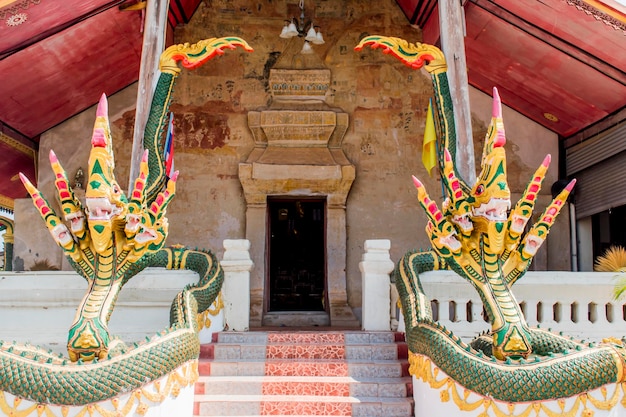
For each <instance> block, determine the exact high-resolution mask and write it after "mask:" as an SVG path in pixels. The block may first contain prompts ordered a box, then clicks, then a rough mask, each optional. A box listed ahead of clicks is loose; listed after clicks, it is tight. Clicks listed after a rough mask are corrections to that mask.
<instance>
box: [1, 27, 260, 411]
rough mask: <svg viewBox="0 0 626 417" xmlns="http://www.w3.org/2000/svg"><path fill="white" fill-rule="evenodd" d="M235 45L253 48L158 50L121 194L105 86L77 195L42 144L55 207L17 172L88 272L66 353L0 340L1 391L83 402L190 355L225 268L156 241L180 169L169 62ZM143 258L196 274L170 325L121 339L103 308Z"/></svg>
mask: <svg viewBox="0 0 626 417" xmlns="http://www.w3.org/2000/svg"><path fill="white" fill-rule="evenodd" d="M238 46H239V47H242V48H243V49H245V50H246V51H251V50H252V48H250V46H249V45H248V44H247V43H246V42H245V41H244V40H242V39H240V38H236V37H225V38H213V39H206V40H202V41H200V42H198V43H196V44H193V45H189V44H184V45H174V46H171V47H169V48H167V49H166V50H165V52H164V53H163V54H162V55H161V58H160V63H159V64H160V70H161V74H160V76H159V79H158V83H157V85H156V87H155V92H154V97H153V100H152V105H151V108H150V113H149V117H148V120H147V123H146V128H145V132H144V137H143V147H144V149H145V152H144V154H143V157H142V159H141V163H140V169H139V175H138V178H137V179H136V180H135V182H134V187H133V189H132V190H131V191H130V194H129V195H128V196H126V195H125V194H124V193H123V192H122V190H121V187H120V186H119V184H118V183H117V181H116V180H115V176H114V168H115V161H114V155H113V146H112V138H111V131H110V129H109V121H108V114H107V113H108V111H107V101H106V97H105V96H104V95H103V96H102V98H101V99H100V102H99V104H98V107H97V111H96V121H95V125H94V129H93V134H92V138H91V152H90V156H89V168H88V172H87V173H86V186H85V187H84V188H85V201H84V204H83V202H81V201H80V200H79V199H78V198H77V197H76V195H75V193H74V192H73V190H72V187H71V185H70V180H69V179H68V177H67V174H66V172H65V170H64V169H63V167H62V166H61V164H60V162H59V160H58V158H57V157H56V155H55V154H54V152H50V163H51V165H52V169H53V172H54V175H55V185H56V189H57V191H58V193H57V194H58V199H59V203H60V208H61V212H62V213H61V215H57V214H56V213H55V211H54V209H53V208H52V206H51V205H50V204H49V203H48V202H47V201H46V199H45V198H44V196H43V195H42V194H41V193H40V192H39V190H37V188H35V187H34V186H33V184H32V183H31V182H30V181H29V180H28V179H27V178H26V177H25V176H24V175H21V174H20V178H21V180H22V182H23V183H24V185H25V187H26V189H27V190H28V192H29V194H30V196H31V197H32V200H33V203H34V205H35V207H36V208H37V210H38V212H39V214H40V215H41V217H42V218H43V220H44V221H45V223H46V225H47V227H48V229H49V231H50V233H51V235H52V237H53V238H54V240H55V242H56V243H57V244H58V245H59V246H60V247H61V248H62V249H63V251H64V253H65V255H66V257H67V259H68V261H69V263H70V264H71V266H72V267H73V268H74V270H76V271H77V272H78V273H79V274H80V275H81V276H82V277H83V278H84V279H85V280H86V281H87V285H88V288H87V292H86V294H85V296H84V297H83V299H82V301H81V302H80V305H79V306H78V309H77V311H76V315H75V318H74V322H73V324H72V325H71V328H70V330H69V335H68V341H67V350H68V354H69V360H68V359H67V358H64V357H63V356H62V355H56V354H52V353H51V352H48V351H45V350H42V349H40V348H36V347H33V346H30V345H28V344H18V343H15V342H13V343H8V342H0V391H4V392H8V393H10V394H12V395H14V396H15V397H16V398H20V399H27V400H29V401H32V402H34V403H37V404H54V405H59V406H75V405H84V404H91V403H95V402H98V401H102V400H105V399H111V398H113V397H115V396H119V395H122V394H126V393H132V392H134V391H135V390H138V389H140V388H141V387H142V386H144V385H145V384H147V383H149V382H152V381H155V380H157V379H158V378H161V377H163V376H165V375H168V374H169V373H170V372H173V371H174V370H176V369H177V368H179V367H181V366H182V365H184V364H186V363H190V362H192V363H193V362H194V361H197V358H198V355H199V351H200V342H199V338H198V331H199V328H198V321H197V317H198V314H199V313H202V312H203V311H205V310H207V309H208V308H209V307H210V306H211V304H212V303H213V301H214V300H215V298H216V297H217V295H218V293H219V291H220V289H221V285H222V281H223V278H224V275H223V271H222V269H221V266H220V264H219V262H218V261H217V259H216V258H215V256H214V255H213V254H212V253H211V252H209V251H206V250H200V249H187V248H185V247H182V246H173V247H164V243H165V239H166V237H167V234H168V221H167V218H166V217H165V215H166V209H167V206H168V204H169V202H170V201H171V200H172V198H173V197H174V194H175V190H176V181H177V178H178V172H176V173H174V174H173V175H172V176H171V178H168V176H167V174H168V173H167V172H166V170H165V160H164V156H163V154H164V152H163V150H164V143H163V142H164V141H163V140H162V133H163V131H164V127H165V125H166V124H167V120H168V117H167V116H168V112H169V105H170V101H171V95H172V90H173V87H174V83H175V81H176V78H177V76H178V75H179V73H180V71H181V69H180V68H179V67H178V65H177V63H178V62H180V63H182V65H183V66H184V67H185V68H190V69H193V68H196V67H198V66H200V65H202V64H203V63H204V62H206V61H208V60H209V59H211V58H213V57H214V56H217V55H221V54H223V53H224V50H225V49H226V48H229V49H235V48H236V47H238ZM147 267H164V268H168V269H187V270H191V271H195V272H196V273H198V275H199V280H198V282H197V283H196V284H193V285H188V286H187V287H185V288H184V289H182V291H181V292H180V293H178V294H177V296H176V297H175V298H174V300H173V301H172V305H171V308H170V325H169V327H167V328H165V329H164V330H163V331H161V332H159V333H157V334H155V335H154V336H152V337H150V338H147V339H146V340H145V341H143V342H140V343H137V344H135V346H134V347H127V346H125V345H124V344H123V343H122V342H121V341H120V340H119V339H115V338H112V337H111V335H110V334H109V330H108V322H109V317H110V316H111V313H112V311H113V309H114V307H115V303H116V300H117V297H118V295H119V293H120V291H121V290H122V287H123V286H124V284H126V283H127V282H128V280H130V279H131V278H133V277H134V276H135V275H136V274H137V273H139V272H140V271H142V270H143V269H145V268H147ZM195 363H196V366H197V362H195ZM194 369H195V372H192V373H195V375H196V377H197V368H194ZM194 380H195V379H194ZM3 401H4V400H3ZM90 410H91V409H90ZM2 411H6V410H2ZM15 412H17V411H15ZM143 412H145V410H144V411H143ZM64 413H65V414H63V415H66V414H67V411H64ZM91 414H92V411H89V415H91ZM7 415H26V414H19V413H18V414H13V413H11V414H7ZM38 415H41V413H39V414H38ZM46 415H49V414H46ZM81 415H83V414H81ZM111 415H113V414H111ZM115 415H118V414H115ZM120 415H121V414H120Z"/></svg>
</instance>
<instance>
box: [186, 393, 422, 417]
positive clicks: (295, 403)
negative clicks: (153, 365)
mask: <svg viewBox="0 0 626 417" xmlns="http://www.w3.org/2000/svg"><path fill="white" fill-rule="evenodd" d="M196 404H197V411H196V412H197V413H198V414H197V415H200V416H242V415H251V416H252V415H254V416H263V415H276V414H282V415H315V416H319V415H333V416H353V417H383V416H384V417H406V416H410V415H412V407H413V404H412V401H410V400H409V399H408V398H379V397H362V398H356V397H346V396H312V395H307V396H297V395H274V396H271V397H268V396H265V395H232V394H231V395H198V396H196Z"/></svg>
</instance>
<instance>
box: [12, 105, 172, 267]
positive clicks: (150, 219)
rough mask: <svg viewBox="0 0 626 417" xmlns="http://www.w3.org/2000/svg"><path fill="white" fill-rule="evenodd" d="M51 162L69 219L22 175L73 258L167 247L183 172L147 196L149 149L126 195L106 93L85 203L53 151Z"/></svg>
mask: <svg viewBox="0 0 626 417" xmlns="http://www.w3.org/2000/svg"><path fill="white" fill-rule="evenodd" d="M50 163H51V165H52V169H53V171H54V173H55V177H56V180H55V185H56V188H57V191H58V198H59V201H60V203H61V209H62V212H63V218H61V217H58V216H57V215H56V213H55V212H54V210H53V209H52V208H51V207H50V205H49V204H48V202H47V201H46V200H45V199H44V197H43V195H42V194H41V193H40V192H39V190H37V189H36V188H35V187H34V186H33V185H32V183H31V182H30V181H29V180H28V178H26V177H25V176H24V175H20V178H21V179H22V182H23V183H24V186H25V187H26V189H27V190H28V191H29V193H30V195H31V197H32V199H33V203H34V204H35V207H37V208H38V209H39V213H40V215H41V216H42V218H43V219H44V221H46V224H47V226H48V229H49V231H50V233H51V234H52V237H53V238H54V240H55V242H57V244H58V245H59V246H61V247H62V248H63V249H64V250H65V252H66V254H67V255H68V256H69V257H70V259H71V260H72V261H74V262H79V263H80V262H81V261H87V262H88V263H91V262H92V261H91V259H92V258H93V256H92V255H93V254H99V255H109V254H110V251H112V250H115V251H116V252H117V253H118V254H119V253H120V252H121V251H125V252H128V253H127V254H126V255H127V256H129V257H130V259H132V260H137V259H139V258H140V257H142V256H143V255H146V254H148V253H151V252H155V251H157V250H159V249H160V248H161V247H162V246H163V244H164V242H165V238H166V236H167V232H168V223H167V219H166V218H165V213H166V208H167V205H168V203H169V202H170V201H171V199H172V198H173V197H174V192H175V187H176V180H177V178H178V172H176V173H175V174H174V175H173V176H172V178H170V179H169V181H168V183H167V186H166V188H165V190H163V191H162V192H160V193H159V194H158V195H157V196H156V198H155V200H154V201H146V195H145V192H144V191H145V189H146V180H147V178H148V151H147V150H146V152H145V153H144V155H143V158H142V160H141V163H140V168H139V176H138V178H137V179H136V181H135V184H134V188H133V190H132V192H131V194H130V196H129V197H126V195H125V194H124V193H123V192H122V189H121V187H120V186H119V184H118V182H117V181H116V179H115V174H114V169H115V159H114V155H113V145H112V140H111V131H110V128H109V119H108V105H107V100H106V96H105V95H104V94H103V95H102V97H101V98H100V101H99V103H98V107H97V110H96V121H95V124H94V128H93V134H92V138H91V152H90V154H89V169H88V176H87V186H86V189H85V204H84V206H83V203H82V202H81V201H79V199H78V198H77V197H76V196H75V195H74V192H73V190H72V188H71V187H70V185H69V181H68V177H67V175H66V173H65V170H64V169H63V167H62V166H61V164H60V163H59V160H58V159H57V157H56V155H55V154H54V152H52V151H51V152H50ZM66 223H67V224H69V228H68V227H67V225H66ZM83 272H84V271H83Z"/></svg>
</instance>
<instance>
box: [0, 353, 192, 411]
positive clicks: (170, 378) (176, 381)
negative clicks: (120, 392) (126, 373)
mask: <svg viewBox="0 0 626 417" xmlns="http://www.w3.org/2000/svg"><path fill="white" fill-rule="evenodd" d="M198 377H199V375H198V361H197V360H192V361H189V362H187V363H184V364H183V365H181V366H179V367H178V368H177V369H175V370H174V371H172V372H171V373H170V374H168V375H166V376H164V377H163V378H161V379H159V380H156V381H154V382H153V383H152V388H139V389H137V390H135V391H134V392H132V393H130V395H129V396H128V398H127V400H126V402H125V403H124V404H120V401H119V398H118V397H115V398H111V399H110V400H106V401H100V402H97V403H92V404H86V405H83V406H54V405H50V404H34V403H31V404H30V405H28V406H26V407H24V406H23V405H22V403H23V402H24V401H25V400H22V399H20V398H17V397H16V398H14V400H13V404H9V401H7V398H6V396H5V393H4V392H0V412H2V413H4V414H3V415H6V416H30V415H31V413H32V415H35V414H36V415H38V416H42V415H45V416H46V417H67V416H68V415H69V412H70V409H75V410H78V411H75V413H73V414H72V415H73V416H75V417H87V416H93V415H94V414H95V413H96V412H97V413H99V415H100V416H102V417H126V416H130V415H133V416H134V415H136V414H138V415H140V416H143V415H145V414H146V413H147V412H148V410H150V409H151V408H153V407H156V406H159V405H160V404H161V403H162V402H163V401H165V400H166V399H167V398H168V397H169V396H172V397H174V398H176V397H178V395H179V394H180V391H181V390H182V389H183V388H186V387H188V386H190V385H193V384H195V383H196V381H197V380H198ZM20 405H22V406H21V407H20ZM135 405H136V407H135ZM133 409H134V412H132V411H133ZM58 411H60V413H59V412H58ZM131 412H132V413H131Z"/></svg>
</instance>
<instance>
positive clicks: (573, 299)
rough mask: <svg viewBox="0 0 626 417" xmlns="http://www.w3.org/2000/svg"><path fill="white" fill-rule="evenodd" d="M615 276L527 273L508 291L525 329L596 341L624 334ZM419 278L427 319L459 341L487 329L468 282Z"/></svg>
mask: <svg viewBox="0 0 626 417" xmlns="http://www.w3.org/2000/svg"><path fill="white" fill-rule="evenodd" d="M615 276H616V274H614V273H605V272H564V271H542V272H538V271H529V272H527V273H526V275H524V276H523V277H522V278H521V279H520V280H519V281H518V282H517V283H516V284H515V285H513V288H512V290H513V294H514V295H515V298H516V299H517V301H518V303H519V304H520V307H521V308H522V311H523V313H524V316H525V318H526V321H527V322H528V324H529V325H530V326H532V327H536V326H540V327H542V328H551V329H552V330H554V331H558V332H563V334H564V335H568V336H572V337H574V338H576V339H585V340H589V341H599V340H602V339H603V338H606V337H618V338H621V337H624V336H626V299H622V300H618V301H616V300H614V299H613V287H614V284H615ZM420 280H421V282H422V285H423V288H424V292H425V293H426V296H427V297H428V298H429V299H430V300H431V306H432V308H433V317H434V318H435V319H436V320H438V321H439V322H440V323H441V324H442V325H444V326H446V327H447V328H449V329H451V330H452V331H453V332H454V333H455V334H457V335H458V336H459V337H461V338H463V339H465V340H468V339H471V338H473V337H474V336H476V335H477V334H479V333H480V332H483V331H487V330H489V323H488V322H487V320H486V319H485V317H484V313H483V308H482V301H481V300H480V298H479V297H478V293H477V292H476V290H475V289H474V288H473V287H472V286H471V285H470V283H469V282H468V281H466V280H464V279H463V278H461V277H460V276H458V275H457V274H456V273H454V272H453V271H431V272H426V273H423V274H420ZM391 307H392V308H395V306H391ZM364 308H365V307H364ZM398 320H401V319H398ZM399 328H400V329H403V328H404V326H402V325H401V326H400V327H399Z"/></svg>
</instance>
